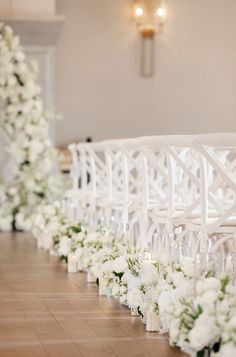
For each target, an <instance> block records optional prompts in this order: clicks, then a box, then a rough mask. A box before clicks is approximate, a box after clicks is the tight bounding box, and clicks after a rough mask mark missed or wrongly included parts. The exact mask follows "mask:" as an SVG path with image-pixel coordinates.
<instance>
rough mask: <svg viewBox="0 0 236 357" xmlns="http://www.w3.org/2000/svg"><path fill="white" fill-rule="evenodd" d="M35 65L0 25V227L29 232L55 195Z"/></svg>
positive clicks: (56, 182) (45, 115)
mask: <svg viewBox="0 0 236 357" xmlns="http://www.w3.org/2000/svg"><path fill="white" fill-rule="evenodd" d="M37 73H38V69H37V64H35V63H34V62H30V63H29V62H27V60H26V56H25V54H24V52H23V50H22V47H21V46H20V43H19V38H18V37H16V36H14V35H13V31H12V29H11V28H10V27H9V26H6V25H4V24H2V23H1V24H0V98H1V100H2V103H3V111H2V113H1V119H0V126H1V129H2V133H3V136H4V139H5V143H6V148H5V150H6V152H7V153H8V154H9V156H10V164H11V165H10V168H9V177H7V179H5V181H3V180H1V181H0V182H1V183H0V230H4V231H9V230H11V229H14V228H15V229H18V230H29V229H30V228H31V214H32V212H33V211H34V209H35V207H37V205H38V204H40V203H41V202H42V200H51V199H52V197H54V196H55V193H56V192H57V193H58V185H60V182H61V181H60V178H59V175H57V174H53V175H51V173H52V170H53V169H54V170H55V169H56V168H55V160H56V151H55V150H54V148H53V145H52V142H51V139H50V136H49V119H50V115H49V114H48V113H45V112H44V110H43V104H42V100H41V97H40V92H41V89H40V87H39V86H38V85H37V84H36V80H37Z"/></svg>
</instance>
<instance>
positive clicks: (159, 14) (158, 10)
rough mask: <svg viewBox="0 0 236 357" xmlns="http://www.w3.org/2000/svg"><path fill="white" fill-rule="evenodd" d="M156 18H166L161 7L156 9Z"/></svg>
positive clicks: (164, 11)
mask: <svg viewBox="0 0 236 357" xmlns="http://www.w3.org/2000/svg"><path fill="white" fill-rule="evenodd" d="M157 16H159V17H165V16H166V10H165V9H164V8H163V7H159V8H158V9H157Z"/></svg>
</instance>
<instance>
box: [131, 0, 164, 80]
mask: <svg viewBox="0 0 236 357" xmlns="http://www.w3.org/2000/svg"><path fill="white" fill-rule="evenodd" d="M133 17H134V19H135V22H136V24H137V27H138V30H139V33H140V34H141V41H142V42H141V75H142V76H143V77H152V76H153V74H154V45H155V35H156V34H160V33H161V32H162V30H163V26H164V24H165V22H166V17H167V10H166V4H165V1H163V0H133Z"/></svg>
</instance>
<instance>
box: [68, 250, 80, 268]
mask: <svg viewBox="0 0 236 357" xmlns="http://www.w3.org/2000/svg"><path fill="white" fill-rule="evenodd" d="M67 270H68V273H77V271H78V268H77V257H76V255H75V254H73V253H71V254H69V255H68V264H67Z"/></svg>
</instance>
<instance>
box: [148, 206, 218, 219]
mask: <svg viewBox="0 0 236 357" xmlns="http://www.w3.org/2000/svg"><path fill="white" fill-rule="evenodd" d="M184 213H185V210H183V209H181V208H179V209H176V210H175V211H174V212H173V213H172V214H171V218H173V219H178V218H180V217H181V216H183V215H184ZM209 216H210V217H218V216H219V213H218V212H217V211H213V210H212V211H209ZM150 217H151V218H152V219H155V217H156V218H157V219H158V217H161V218H167V217H169V212H168V210H158V209H154V210H153V211H152V212H151V214H150ZM200 217H201V211H200V210H199V209H196V210H193V211H192V212H189V213H188V215H187V216H186V218H185V219H188V220H189V219H195V218H199V219H200Z"/></svg>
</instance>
